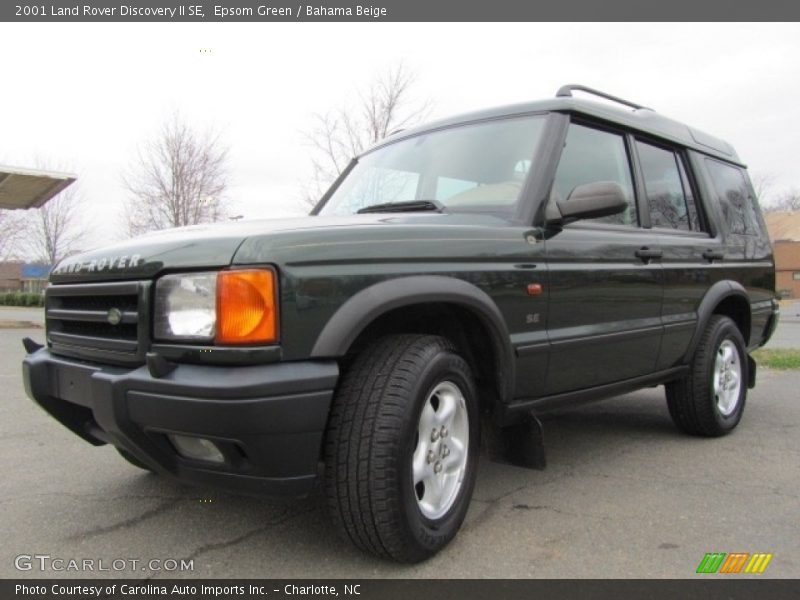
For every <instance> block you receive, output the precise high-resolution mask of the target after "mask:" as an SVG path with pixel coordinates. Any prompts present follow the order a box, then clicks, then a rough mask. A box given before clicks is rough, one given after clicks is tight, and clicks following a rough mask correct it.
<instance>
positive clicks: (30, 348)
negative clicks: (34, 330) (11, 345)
mask: <svg viewBox="0 0 800 600" xmlns="http://www.w3.org/2000/svg"><path fill="white" fill-rule="evenodd" d="M22 345H23V346H25V352H27V353H28V354H33V353H34V352H36V351H37V350H41V349H42V348H44V345H43V344H40V343H38V342H34V341H33V340H32V339H31V338H29V337H26V338H22Z"/></svg>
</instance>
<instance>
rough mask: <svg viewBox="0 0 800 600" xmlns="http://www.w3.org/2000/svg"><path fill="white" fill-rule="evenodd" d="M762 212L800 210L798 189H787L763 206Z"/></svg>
mask: <svg viewBox="0 0 800 600" xmlns="http://www.w3.org/2000/svg"><path fill="white" fill-rule="evenodd" d="M763 208H764V212H768V213H769V212H789V211H794V210H800V189H797V188H791V189H788V190H786V191H784V192H782V193H780V194H778V195H777V196H775V198H774V199H771V200H770V202H769V203H768V204H767V205H766V206H763Z"/></svg>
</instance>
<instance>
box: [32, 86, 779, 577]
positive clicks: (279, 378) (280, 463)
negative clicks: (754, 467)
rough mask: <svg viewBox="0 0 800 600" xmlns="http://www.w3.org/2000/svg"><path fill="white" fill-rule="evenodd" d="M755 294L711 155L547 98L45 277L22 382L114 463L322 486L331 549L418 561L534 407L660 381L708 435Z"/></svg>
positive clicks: (661, 127)
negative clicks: (256, 206) (309, 208)
mask: <svg viewBox="0 0 800 600" xmlns="http://www.w3.org/2000/svg"><path fill="white" fill-rule="evenodd" d="M575 90H580V91H583V92H587V93H590V94H594V95H596V96H602V97H604V98H605V99H606V100H609V101H612V102H615V103H617V104H619V105H622V106H624V109H620V108H618V107H616V106H613V105H612V104H610V103H608V102H592V101H589V100H585V99H578V98H574V97H573V94H572V92H573V91H575ZM774 277H775V275H774V264H773V259H772V250H771V247H770V243H769V240H768V238H767V234H766V229H765V227H764V221H763V219H762V216H761V214H760V211H759V207H758V204H757V201H756V198H755V194H754V192H753V188H752V186H751V184H750V181H749V178H748V175H747V172H746V170H745V167H744V165H743V164H742V163H741V161H740V160H739V158H738V157H737V155H736V153H735V152H734V150H733V148H731V146H729V145H728V144H727V143H725V142H723V141H720V140H718V139H716V138H713V137H711V136H709V135H706V134H704V133H701V132H699V131H697V130H695V129H693V128H690V127H687V126H686V125H683V124H681V123H678V122H675V121H672V120H669V119H667V118H664V117H662V116H659V115H658V114H657V113H655V112H653V111H652V110H649V109H646V108H643V107H641V106H638V105H636V104H633V103H630V102H627V101H625V100H621V99H619V98H615V97H613V96H608V95H607V94H603V93H601V92H597V91H595V90H590V89H588V88H583V87H582V86H564V87H563V88H561V89H560V90H559V91H558V94H557V96H556V98H554V99H552V100H545V101H541V102H535V103H530V104H523V105H517V106H511V107H505V108H498V109H492V110H487V111H484V112H479V113H475V114H470V115H467V116H463V117H459V118H453V119H448V120H444V121H440V122H437V123H434V124H432V125H430V126H425V127H420V128H417V129H414V130H412V131H402V132H399V133H396V134H394V135H391V136H389V138H388V139H386V140H384V141H383V142H381V143H379V144H378V145H377V146H375V147H374V148H372V149H370V150H369V151H368V152H366V153H364V154H363V155H361V156H359V157H357V158H356V159H354V160H353V161H352V162H351V164H350V165H349V167H348V168H347V170H346V171H345V173H344V174H343V175H342V176H341V177H340V178H339V179H338V180H337V181H336V182H335V183H334V185H333V186H332V187H331V189H330V190H329V191H328V192H327V194H326V195H325V196H324V197H323V198H322V200H321V201H320V202H319V204H318V205H317V207H316V208H315V209H314V210H313V212H312V216H310V217H308V218H303V219H297V220H273V221H260V222H259V221H253V222H243V223H230V224H224V225H218V226H195V227H188V228H183V229H177V230H171V231H162V232H156V233H153V234H149V235H146V236H144V237H140V238H137V239H134V240H130V241H127V242H124V243H121V244H119V245H117V246H116V247H113V248H107V249H103V250H100V251H96V252H88V253H85V254H82V255H79V256H76V257H72V258H69V259H67V260H65V261H62V262H61V263H60V264H59V265H58V266H57V267H56V268H55V269H54V270H53V272H52V274H51V279H50V285H49V287H48V288H47V291H46V307H45V310H46V324H47V326H46V337H47V342H46V347H42V346H40V345H38V344H36V343H35V342H33V341H32V340H30V339H27V340H25V345H26V349H27V350H28V356H27V357H26V358H25V360H24V378H25V385H26V389H27V392H28V394H29V395H30V396H31V397H32V398H33V399H34V400H35V401H36V402H37V403H38V404H40V405H41V406H42V407H43V408H44V409H45V410H46V411H47V412H49V413H50V414H51V415H52V416H53V417H55V418H56V419H57V420H58V421H60V422H61V423H63V424H64V425H65V426H66V427H68V428H69V429H70V430H72V431H73V432H74V433H75V434H76V435H78V436H79V437H81V438H83V439H84V440H86V441H87V442H89V443H91V444H95V445H101V444H111V445H113V446H114V447H116V449H117V450H118V451H119V452H120V453H121V454H122V456H123V457H125V458H126V459H127V460H128V461H130V462H131V463H133V464H134V465H136V466H139V467H142V468H145V469H149V470H152V471H154V472H156V473H161V474H165V475H171V476H174V477H177V478H179V479H180V480H182V481H188V482H194V483H198V484H203V485H218V486H223V487H226V488H229V489H234V490H239V491H241V492H247V493H255V494H264V495H301V494H307V493H309V492H311V491H312V490H313V489H314V486H315V483H316V482H317V481H320V482H321V484H322V486H323V488H324V493H325V494H326V496H327V502H328V505H329V508H330V513H331V515H332V518H333V519H334V521H335V522H336V524H337V526H338V528H339V529H340V530H341V531H342V532H343V533H344V534H345V535H346V536H347V537H348V538H349V539H350V540H352V541H353V542H354V543H355V544H356V545H358V546H359V547H360V548H362V549H364V550H367V551H370V552H373V553H375V554H378V555H380V556H385V557H391V558H393V559H396V560H400V561H419V560H422V559H425V558H427V557H429V556H431V555H432V554H434V553H435V552H437V551H438V550H440V549H441V548H442V547H443V546H445V545H446V544H447V543H448V542H449V541H450V540H451V539H452V538H453V537H454V536H455V534H456V532H457V530H458V528H459V527H460V525H461V523H462V520H463V519H464V515H465V513H466V511H467V507H468V505H469V501H470V496H471V494H472V490H473V485H474V483H475V477H476V466H477V459H478V447H479V443H480V441H481V437H483V440H484V442H485V444H486V445H487V446H488V447H489V452H490V454H491V455H492V456H493V457H495V458H498V459H501V460H506V461H510V462H512V463H515V464H521V465H528V466H541V464H542V462H543V453H542V449H541V445H540V442H541V435H540V433H541V426H540V424H539V422H538V420H537V418H536V417H537V415H539V414H541V413H542V412H545V411H550V410H553V409H558V408H559V407H563V406H567V405H571V404H574V403H576V402H584V401H588V400H593V399H597V398H602V397H607V396H610V395H614V394H619V393H623V392H627V391H630V390H633V389H636V388H640V387H644V386H654V385H658V384H664V385H665V387H666V400H667V404H668V406H669V412H670V414H671V415H672V418H673V420H674V421H675V424H676V425H677V426H678V428H680V429H681V430H683V431H685V432H687V433H690V434H693V435H701V436H719V435H723V434H726V433H728V432H730V431H731V430H733V429H734V428H735V427H736V425H737V424H738V423H739V421H740V419H741V418H742V412H743V410H744V406H745V397H746V394H747V389H748V388H751V387H752V386H753V385H754V384H755V375H756V365H755V362H754V361H753V359H752V358H751V357H750V355H749V353H750V352H751V351H752V350H754V349H755V348H757V347H758V346H761V345H763V344H764V343H766V341H767V340H768V339H769V337H770V335H771V334H772V332H773V330H774V328H775V325H776V322H777V318H778V304H777V302H776V300H775V293H774V287H775V284H774ZM481 434H482V435H481Z"/></svg>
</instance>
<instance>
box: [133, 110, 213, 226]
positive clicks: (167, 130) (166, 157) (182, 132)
mask: <svg viewBox="0 0 800 600" xmlns="http://www.w3.org/2000/svg"><path fill="white" fill-rule="evenodd" d="M123 185H124V186H125V188H126V189H127V190H128V192H129V193H130V198H129V200H128V201H127V203H126V205H125V218H126V225H127V229H128V233H129V234H130V235H138V234H140V233H144V232H146V231H152V230H156V229H167V228H169V227H181V226H184V225H196V224H197V223H209V222H213V221H219V220H220V219H221V218H223V214H224V211H225V208H226V205H227V198H226V197H225V191H226V190H227V188H228V149H227V147H225V146H224V145H223V143H222V141H221V139H220V135H219V134H218V133H215V132H205V133H198V132H196V131H194V130H193V129H192V128H191V127H190V126H189V125H188V123H186V121H184V120H183V119H182V117H181V116H180V114H178V113H175V114H173V115H172V117H171V118H170V119H169V120H167V121H166V122H165V123H164V124H163V126H162V128H161V131H160V133H159V135H158V137H156V138H155V139H152V140H149V141H147V142H146V143H144V144H143V145H142V146H141V147H140V148H139V151H138V156H137V158H136V161H135V162H134V164H133V165H132V166H131V168H130V169H129V171H128V172H127V173H126V174H125V175H124V176H123Z"/></svg>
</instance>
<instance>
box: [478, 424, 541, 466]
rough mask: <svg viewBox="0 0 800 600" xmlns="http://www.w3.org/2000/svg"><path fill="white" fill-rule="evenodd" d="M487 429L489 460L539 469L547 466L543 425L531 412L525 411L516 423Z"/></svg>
mask: <svg viewBox="0 0 800 600" xmlns="http://www.w3.org/2000/svg"><path fill="white" fill-rule="evenodd" d="M487 430H488V431H487V432H486V438H487V440H486V441H487V442H488V443H487V446H488V449H489V459H490V460H492V461H494V462H499V463H505V464H509V465H514V466H515V467H525V468H528V469H537V470H540V471H541V470H544V468H545V467H546V466H547V460H546V457H545V451H544V427H543V426H542V422H541V421H540V420H539V419H538V418H536V416H535V415H534V414H533V413H532V412H529V413H526V415H525V417H524V418H523V419H522V421H521V422H520V423H518V424H514V425H510V426H508V427H488V428H487Z"/></svg>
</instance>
